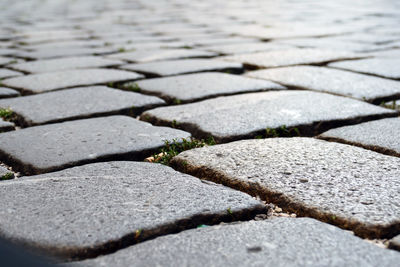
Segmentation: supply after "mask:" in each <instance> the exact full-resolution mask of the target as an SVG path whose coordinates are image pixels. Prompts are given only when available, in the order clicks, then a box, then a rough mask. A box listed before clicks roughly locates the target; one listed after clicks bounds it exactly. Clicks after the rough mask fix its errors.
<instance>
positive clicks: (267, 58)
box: [220, 48, 360, 68]
mask: <svg viewBox="0 0 400 267" xmlns="http://www.w3.org/2000/svg"><path fill="white" fill-rule="evenodd" d="M359 57H360V56H359V55H357V54H354V53H350V52H341V51H334V50H323V49H311V48H309V49H306V48H304V49H302V48H293V49H285V50H275V51H269V52H259V53H252V54H240V55H233V56H226V57H221V58H220V59H223V60H227V61H234V62H240V63H243V64H244V65H245V66H249V67H255V68H274V67H282V66H294V65H303V64H321V63H326V62H331V61H337V60H341V59H352V58H359Z"/></svg>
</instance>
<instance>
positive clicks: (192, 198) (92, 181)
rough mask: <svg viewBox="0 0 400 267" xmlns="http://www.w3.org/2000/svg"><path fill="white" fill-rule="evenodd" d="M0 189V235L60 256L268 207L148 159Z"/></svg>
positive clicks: (29, 180) (3, 184)
mask: <svg viewBox="0 0 400 267" xmlns="http://www.w3.org/2000/svg"><path fill="white" fill-rule="evenodd" d="M0 192H1V196H2V199H3V201H4V203H3V204H2V205H1V207H0V214H1V216H0V229H1V234H2V236H3V237H6V238H7V239H10V240H13V241H15V242H18V243H22V244H26V245H28V246H33V247H37V248H38V249H42V250H45V251H47V252H48V253H50V254H53V255H58V256H63V257H78V258H79V257H93V256H96V255H99V254H101V253H110V252H113V251H115V250H116V249H119V248H121V247H126V246H128V245H131V244H134V243H136V242H139V241H143V240H146V239H148V238H153V237H156V236H158V235H164V234H168V233H173V232H177V231H182V230H185V229H188V228H193V227H196V226H198V225H199V224H205V223H211V224H212V223H218V222H220V221H224V220H228V221H230V220H233V219H249V218H251V217H252V216H255V215H256V214H257V213H260V212H265V207H264V205H263V204H262V203H261V202H259V201H257V200H255V199H253V198H252V197H251V196H249V195H247V194H244V193H242V192H239V191H235V190H232V189H230V188H227V187H224V186H221V185H216V184H213V183H205V182H202V181H200V180H199V179H197V178H195V177H191V176H189V175H186V174H182V173H179V172H176V171H174V170H173V169H171V168H169V167H166V166H164V165H161V164H153V163H145V162H128V161H124V162H107V163H97V164H90V165H85V166H80V167H76V168H72V169H67V170H64V171H61V172H56V173H50V174H46V175H38V176H31V177H29V178H27V179H24V178H22V179H18V180H16V181H9V182H1V183H0ZM227 210H230V212H231V213H232V215H230V213H228V212H227Z"/></svg>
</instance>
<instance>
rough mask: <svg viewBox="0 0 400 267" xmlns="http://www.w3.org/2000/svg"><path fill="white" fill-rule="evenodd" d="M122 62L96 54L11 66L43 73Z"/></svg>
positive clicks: (25, 70) (105, 65)
mask: <svg viewBox="0 0 400 267" xmlns="http://www.w3.org/2000/svg"><path fill="white" fill-rule="evenodd" d="M122 64H124V62H123V61H120V60H115V59H107V58H102V57H96V56H86V57H67V58H56V59H47V60H38V61H30V62H24V63H19V64H13V65H9V67H10V68H12V69H15V70H19V71H24V72H29V73H41V72H53V71H61V70H68V69H82V68H96V67H109V66H117V65H122Z"/></svg>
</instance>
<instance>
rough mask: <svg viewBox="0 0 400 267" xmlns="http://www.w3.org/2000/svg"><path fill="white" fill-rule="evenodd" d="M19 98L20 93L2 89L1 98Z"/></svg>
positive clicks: (0, 90)
mask: <svg viewBox="0 0 400 267" xmlns="http://www.w3.org/2000/svg"><path fill="white" fill-rule="evenodd" d="M15 96H19V92H18V91H15V90H13V89H10V88H5V87H0V98H6V97H15Z"/></svg>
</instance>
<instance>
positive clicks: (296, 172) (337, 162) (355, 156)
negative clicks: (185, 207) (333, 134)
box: [172, 137, 400, 238]
mask: <svg viewBox="0 0 400 267" xmlns="http://www.w3.org/2000/svg"><path fill="white" fill-rule="evenodd" d="M399 164H400V159H398V158H396V157H390V156H386V155H382V154H379V153H376V152H373V151H369V150H365V149H362V148H358V147H354V146H349V145H344V144H338V143H333V142H326V141H323V140H317V139H314V138H298V137H294V138H269V139H263V140H245V141H238V142H233V143H229V144H224V145H218V146H212V147H206V148H203V149H195V150H190V151H185V152H183V153H181V154H179V155H178V156H177V157H175V158H174V159H173V160H172V165H173V166H175V167H176V168H178V170H181V171H184V172H186V173H189V174H192V175H194V176H197V177H201V178H204V179H209V180H212V181H217V182H219V183H223V184H226V185H229V186H232V187H234V188H236V189H240V190H242V191H244V192H249V193H251V194H253V195H258V196H260V197H262V198H264V199H265V200H266V201H267V202H272V203H276V204H277V205H278V206H279V207H282V208H284V210H287V211H290V212H295V213H296V214H298V215H303V216H311V217H314V218H317V219H320V220H322V221H326V222H329V223H332V224H336V225H339V226H341V227H343V228H346V229H351V230H353V231H354V232H355V233H356V234H357V235H360V236H363V237H374V238H377V237H380V238H382V237H392V236H394V235H396V234H399V233H400V216H399V214H400V206H399V203H398V199H399V197H400V182H399V179H398V177H399V176H400V170H399V168H398V166H399Z"/></svg>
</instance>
